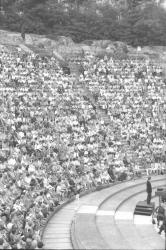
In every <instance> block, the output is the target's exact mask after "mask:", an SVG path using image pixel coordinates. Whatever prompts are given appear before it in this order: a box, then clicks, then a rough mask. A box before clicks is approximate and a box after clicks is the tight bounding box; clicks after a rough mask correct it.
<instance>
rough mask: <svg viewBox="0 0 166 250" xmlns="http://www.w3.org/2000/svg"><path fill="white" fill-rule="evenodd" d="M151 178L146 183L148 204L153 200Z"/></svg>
mask: <svg viewBox="0 0 166 250" xmlns="http://www.w3.org/2000/svg"><path fill="white" fill-rule="evenodd" d="M150 180H151V177H148V180H147V182H146V192H147V204H150V201H151V198H152V185H151V182H150Z"/></svg>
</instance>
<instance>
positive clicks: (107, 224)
mask: <svg viewBox="0 0 166 250" xmlns="http://www.w3.org/2000/svg"><path fill="white" fill-rule="evenodd" d="M161 185H165V178H161V177H156V178H154V179H153V180H152V186H153V189H155V188H157V187H158V186H161ZM145 188H146V185H145V180H143V179H142V180H137V181H136V182H135V183H134V182H133V181H132V182H126V183H122V184H118V185H115V186H112V187H111V188H109V189H105V190H101V191H100V192H98V193H97V196H99V197H100V198H99V199H96V198H97V196H96V194H95V193H94V194H91V199H90V200H89V203H88V202H87V203H86V204H84V205H81V206H80V208H79V210H78V211H77V213H76V215H75V218H74V220H73V223H72V230H71V236H72V237H71V238H72V243H73V248H74V249H134V250H136V249H137V250H138V249H164V240H163V239H161V237H160V236H159V235H158V234H156V232H155V230H154V228H153V225H152V223H151V218H150V217H147V216H144V217H143V218H144V219H143V221H142V222H141V221H139V222H140V223H138V218H137V222H135V220H134V219H135V218H134V216H133V214H134V209H135V206H136V204H137V202H138V201H139V200H145V199H146V193H145ZM139 220H141V217H140V218H139ZM152 239H153V240H152Z"/></svg>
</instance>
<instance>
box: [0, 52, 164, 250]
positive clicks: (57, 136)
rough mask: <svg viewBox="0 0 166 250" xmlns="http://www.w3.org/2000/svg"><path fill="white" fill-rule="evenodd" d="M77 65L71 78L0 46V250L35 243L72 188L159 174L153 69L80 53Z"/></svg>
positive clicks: (160, 88) (160, 140)
mask: <svg viewBox="0 0 166 250" xmlns="http://www.w3.org/2000/svg"><path fill="white" fill-rule="evenodd" d="M82 64H83V66H84V69H85V71H84V76H83V75H80V76H79V79H77V81H76V80H75V76H74V75H72V74H71V75H69V74H65V73H64V72H63V70H62V69H61V68H60V67H59V65H58V63H57V61H56V59H55V58H42V57H40V56H38V55H34V54H27V55H25V54H23V53H22V52H21V51H8V50H5V49H2V50H1V51H0V214H1V216H0V249H16V248H17V249H38V248H42V247H43V243H42V241H41V238H40V229H41V228H42V226H43V224H44V222H45V220H46V218H47V217H48V215H49V214H50V212H52V211H53V210H54V208H55V207H56V206H57V205H58V204H59V203H61V201H64V200H65V199H67V198H69V197H70V196H72V195H75V194H77V193H79V192H80V191H82V190H86V189H90V188H91V187H95V186H97V185H102V184H107V183H109V182H113V181H115V180H116V179H118V180H123V179H127V178H128V179H130V178H131V176H132V175H133V173H135V172H136V173H138V172H139V171H140V170H141V169H142V170H146V169H150V171H154V172H155V171H158V172H159V173H161V174H162V173H163V171H164V168H165V165H164V164H165V163H164V162H165V155H166V154H165V151H166V148H165V144H164V143H165V136H166V102H165V100H166V85H165V82H164V80H163V78H162V71H161V69H160V67H159V66H158V65H155V64H153V63H152V62H150V61H142V60H122V61H119V60H112V59H108V58H106V57H105V58H104V59H97V58H94V57H93V56H90V55H86V56H85V58H83V59H82ZM81 86H86V88H87V89H88V91H89V93H91V96H92V98H93V100H94V102H92V100H90V99H89V98H86V96H85V95H83V94H82V91H81V89H80V88H81ZM95 102H96V106H95ZM99 110H102V112H99ZM105 117H107V118H108V120H107V122H106V119H105Z"/></svg>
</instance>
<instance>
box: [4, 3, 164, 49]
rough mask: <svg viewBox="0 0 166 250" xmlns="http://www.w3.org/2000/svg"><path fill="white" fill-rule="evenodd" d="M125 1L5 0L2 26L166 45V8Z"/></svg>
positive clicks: (77, 37)
mask: <svg viewBox="0 0 166 250" xmlns="http://www.w3.org/2000/svg"><path fill="white" fill-rule="evenodd" d="M115 2H116V1H115ZM125 2H126V3H127V5H125V7H123V6H121V7H117V6H116V5H115V6H110V5H100V6H99V5H97V4H96V3H95V0H64V1H61V2H59V1H58V0H57V1H56V0H1V2H0V3H1V7H3V8H1V10H2V9H3V11H1V12H0V28H1V29H7V30H11V31H18V32H21V30H22V27H24V29H25V32H27V33H28V32H30V33H37V34H45V35H47V36H49V37H52V38H53V37H56V36H57V35H63V36H70V37H71V38H72V39H73V40H74V41H75V42H82V41H84V40H94V39H111V40H119V41H125V42H127V43H128V44H131V45H134V46H137V45H141V46H142V45H149V44H150V45H166V12H165V10H164V9H162V8H161V7H160V6H157V5H156V4H155V3H153V1H147V0H146V1H143V0H130V1H129V0H128V1H127V0H126V1H125ZM145 3H146V4H145ZM126 6H127V7H126Z"/></svg>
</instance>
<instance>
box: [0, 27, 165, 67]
mask: <svg viewBox="0 0 166 250" xmlns="http://www.w3.org/2000/svg"><path fill="white" fill-rule="evenodd" d="M0 45H3V46H5V47H6V48H11V47H12V48H13V49H14V48H18V47H19V48H21V50H23V51H24V52H26V53H28V52H30V53H31V52H32V51H33V52H34V53H38V54H41V55H48V56H50V55H51V56H52V55H54V56H56V57H57V58H58V59H64V60H66V61H68V60H70V59H71V58H73V57H74V58H75V57H80V56H82V55H83V54H84V53H87V52H88V53H91V54H93V55H95V56H98V57H104V55H108V56H111V57H116V58H121V59H123V58H127V57H144V58H145V59H152V60H155V61H156V62H160V63H165V62H166V47H164V46H144V47H142V50H141V51H140V52H137V49H136V48H134V47H132V46H129V45H127V44H125V43H123V42H118V41H117V42H114V41H111V40H87V41H84V42H82V43H75V42H73V40H72V39H71V38H70V37H64V36H57V37H56V38H55V39H54V40H52V39H49V38H47V37H46V36H44V35H35V34H26V37H25V41H23V39H22V37H21V34H20V33H15V32H8V31H4V30H0Z"/></svg>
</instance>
